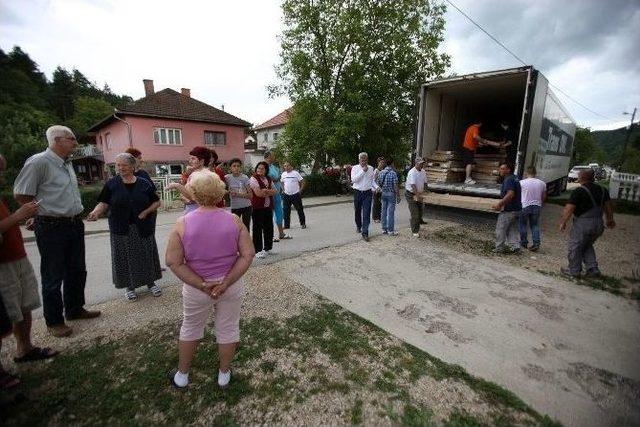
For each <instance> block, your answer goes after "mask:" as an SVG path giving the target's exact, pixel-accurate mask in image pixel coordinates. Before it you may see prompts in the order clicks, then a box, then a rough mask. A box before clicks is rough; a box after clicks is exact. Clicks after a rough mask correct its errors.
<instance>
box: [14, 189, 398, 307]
mask: <svg viewBox="0 0 640 427" xmlns="http://www.w3.org/2000/svg"><path fill="white" fill-rule="evenodd" d="M305 213H306V216H307V229H306V230H301V229H300V228H299V226H298V220H297V215H296V214H295V212H292V220H291V222H292V224H291V225H292V227H293V228H292V229H291V230H290V231H289V234H290V235H291V236H292V237H293V239H292V240H285V241H281V242H279V243H274V249H273V252H274V255H272V256H270V257H269V258H267V259H264V260H258V259H256V260H255V264H260V263H271V262H274V261H278V260H282V259H284V258H290V257H294V256H296V255H298V254H300V253H303V252H307V251H313V250H317V249H322V248H325V247H330V246H337V245H342V244H345V243H349V242H353V241H356V240H358V239H359V238H360V236H359V235H358V234H356V232H355V225H354V220H353V207H352V204H350V203H345V204H337V205H331V206H314V207H313V208H312V209H307V210H306V211H305ZM166 215H169V217H167V216H166ZM178 216H179V213H177V212H176V213H172V214H165V216H164V218H163V220H162V221H161V220H159V221H158V223H159V225H158V227H157V230H156V239H157V242H158V248H159V251H160V261H161V264H164V252H165V249H166V246H167V237H168V234H169V232H170V231H171V228H172V224H173V221H174V220H175V218H177V217H178ZM396 220H397V222H398V226H400V227H408V224H409V212H408V209H407V204H406V201H405V200H403V201H402V202H401V204H400V205H398V206H397V211H396ZM103 221H104V220H103ZM370 233H371V235H372V236H374V235H376V234H379V233H380V225H379V224H372V227H371V230H370ZM85 243H86V262H87V286H86V291H85V296H86V301H87V304H89V305H91V304H96V303H100V302H103V301H108V300H112V299H116V298H124V292H123V291H122V290H120V289H115V287H114V286H113V284H112V282H111V247H110V243H109V234H108V233H100V234H92V235H87V236H86V237H85ZM25 246H26V249H27V255H28V257H29V259H30V260H31V263H32V264H33V266H34V269H35V270H36V274H37V276H38V280H40V272H39V268H40V255H39V253H38V248H37V247H36V244H35V242H28V243H26V244H25ZM178 282H179V281H178V279H177V278H176V277H175V276H174V275H173V273H172V272H171V271H170V270H166V271H165V272H164V273H163V278H162V279H161V280H160V281H159V282H158V284H159V285H160V286H170V285H175V284H177V283H178ZM140 292H145V290H144V288H140ZM35 315H36V316H40V315H41V311H40V310H38V311H37V312H36V313H35Z"/></svg>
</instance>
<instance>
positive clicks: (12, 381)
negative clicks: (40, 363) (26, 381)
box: [0, 371, 20, 391]
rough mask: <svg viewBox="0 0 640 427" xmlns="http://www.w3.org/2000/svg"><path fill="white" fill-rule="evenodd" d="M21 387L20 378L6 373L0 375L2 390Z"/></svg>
mask: <svg viewBox="0 0 640 427" xmlns="http://www.w3.org/2000/svg"><path fill="white" fill-rule="evenodd" d="M19 385H20V378H18V377H17V376H15V375H12V374H10V373H9V372H6V371H5V372H1V373H0V390H2V391H6V390H11V389H12V388H16V387H18V386H19Z"/></svg>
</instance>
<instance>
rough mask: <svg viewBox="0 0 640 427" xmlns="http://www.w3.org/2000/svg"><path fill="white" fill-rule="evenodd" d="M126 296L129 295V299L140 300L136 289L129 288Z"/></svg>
mask: <svg viewBox="0 0 640 427" xmlns="http://www.w3.org/2000/svg"><path fill="white" fill-rule="evenodd" d="M124 296H125V297H127V299H128V300H129V301H137V300H138V294H136V291H131V290H127V291H126V292H125V293H124Z"/></svg>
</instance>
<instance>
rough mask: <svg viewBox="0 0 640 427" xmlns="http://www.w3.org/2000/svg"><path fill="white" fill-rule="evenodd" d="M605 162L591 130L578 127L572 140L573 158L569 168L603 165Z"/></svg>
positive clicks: (603, 154) (602, 152)
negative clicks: (593, 164)
mask: <svg viewBox="0 0 640 427" xmlns="http://www.w3.org/2000/svg"><path fill="white" fill-rule="evenodd" d="M605 160H606V155H605V153H604V151H602V149H601V148H600V147H599V146H598V143H597V142H596V140H595V139H594V137H593V135H592V133H591V129H589V128H582V127H578V128H577V129H576V135H575V138H574V140H573V158H572V159H571V166H574V165H588V164H589V163H603V162H604V161H605Z"/></svg>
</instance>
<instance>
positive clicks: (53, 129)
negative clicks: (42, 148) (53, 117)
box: [46, 125, 75, 147]
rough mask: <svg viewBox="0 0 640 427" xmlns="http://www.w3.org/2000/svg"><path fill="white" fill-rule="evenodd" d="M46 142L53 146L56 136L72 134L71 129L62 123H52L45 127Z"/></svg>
mask: <svg viewBox="0 0 640 427" xmlns="http://www.w3.org/2000/svg"><path fill="white" fill-rule="evenodd" d="M46 135H47V142H48V143H49V147H53V146H54V145H55V143H56V138H61V137H65V136H73V137H75V135H74V134H73V131H72V130H71V129H69V128H68V127H66V126H62V125H53V126H50V127H49V129H47V132H46Z"/></svg>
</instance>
